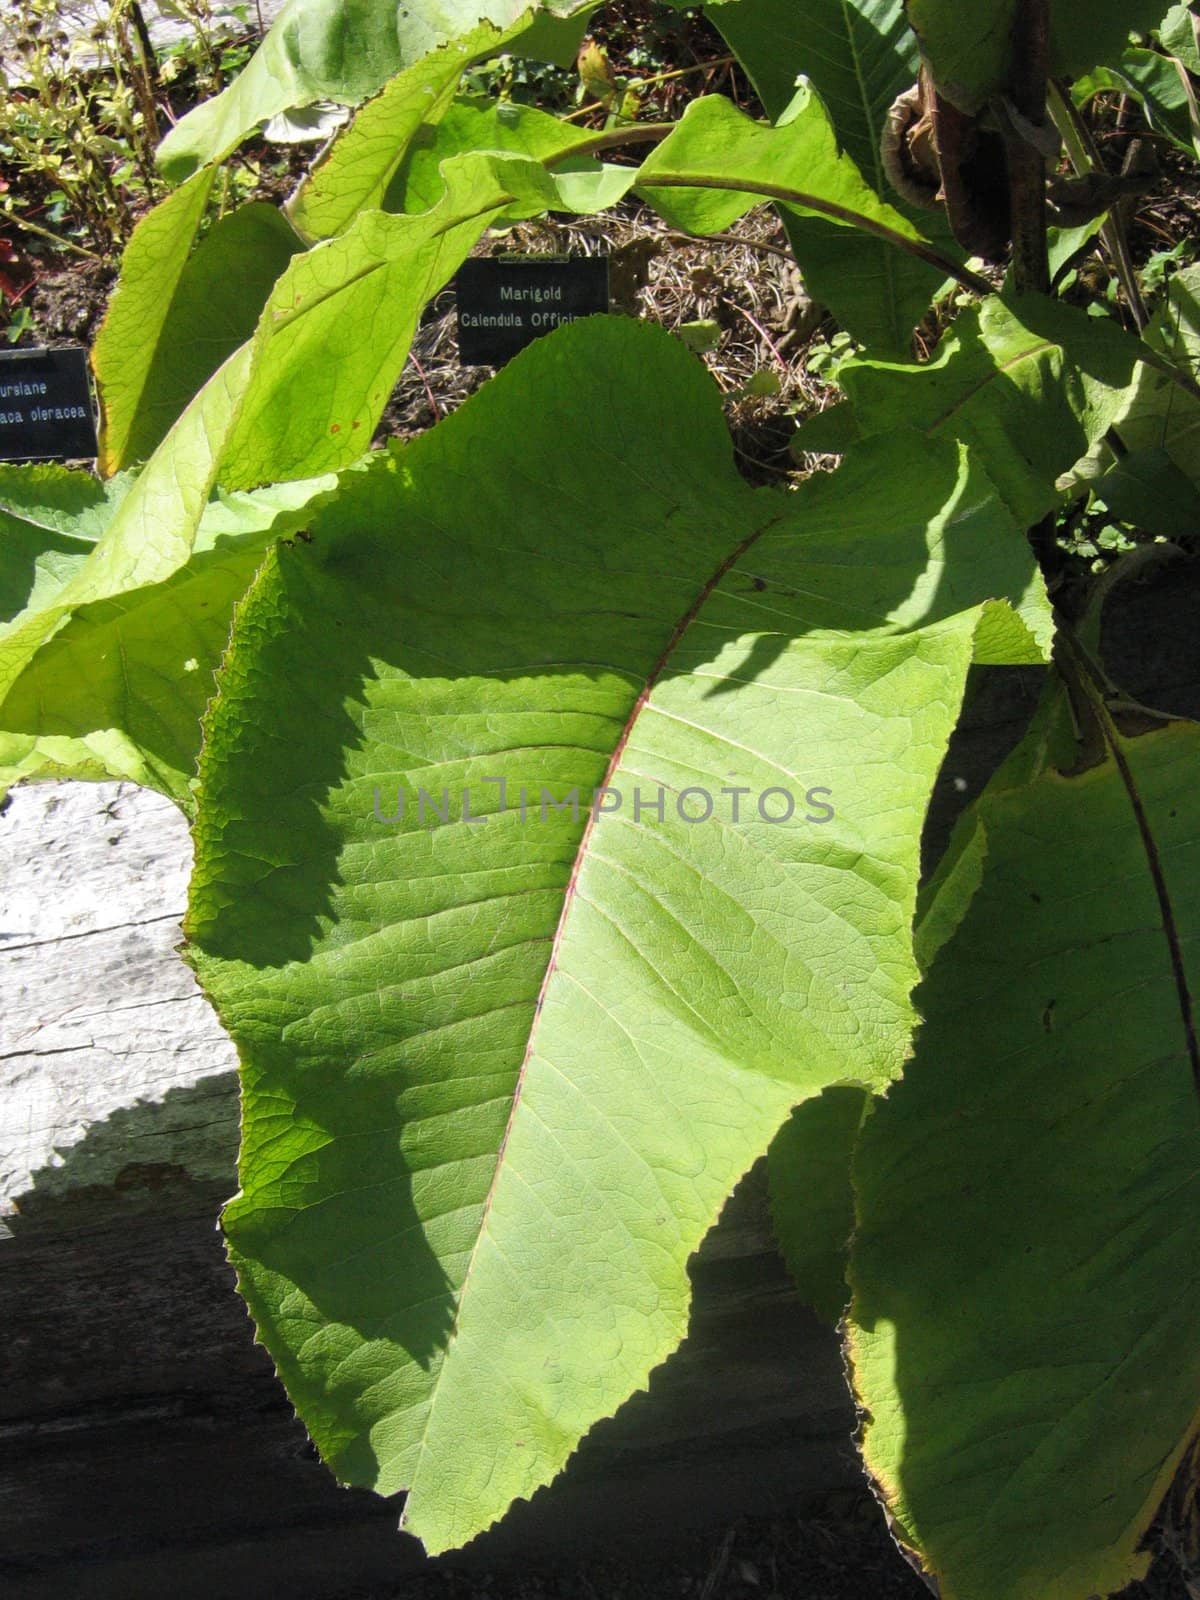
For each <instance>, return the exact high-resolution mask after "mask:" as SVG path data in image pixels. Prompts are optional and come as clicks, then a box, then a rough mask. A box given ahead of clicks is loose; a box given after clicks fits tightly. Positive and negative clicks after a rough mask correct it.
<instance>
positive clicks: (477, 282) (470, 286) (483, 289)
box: [456, 256, 608, 367]
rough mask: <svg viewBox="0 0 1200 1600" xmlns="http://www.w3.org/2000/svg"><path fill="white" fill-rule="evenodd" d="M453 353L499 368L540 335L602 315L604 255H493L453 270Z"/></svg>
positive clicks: (605, 290)
mask: <svg viewBox="0 0 1200 1600" xmlns="http://www.w3.org/2000/svg"><path fill="white" fill-rule="evenodd" d="M456 288H457V291H458V353H459V359H460V360H461V361H462V362H463V363H464V365H466V366H497V367H498V366H501V365H502V364H503V363H504V362H505V361H508V360H509V359H510V358H511V357H512V356H515V355H516V354H517V352H518V351H519V350H523V349H524V348H525V346H526V345H527V344H531V343H532V342H533V340H534V339H537V338H539V337H540V336H541V335H542V334H543V333H551V332H553V330H554V329H555V328H558V327H561V326H562V324H563V323H565V322H575V321H576V320H577V319H578V318H579V317H587V316H591V315H592V314H593V313H594V312H597V311H607V310H608V258H607V256H571V257H554V256H493V257H481V258H479V259H478V260H474V261H466V262H464V263H463V265H462V266H461V267H460V268H459V270H458V277H457V280H456Z"/></svg>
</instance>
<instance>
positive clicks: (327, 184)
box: [287, 28, 583, 239]
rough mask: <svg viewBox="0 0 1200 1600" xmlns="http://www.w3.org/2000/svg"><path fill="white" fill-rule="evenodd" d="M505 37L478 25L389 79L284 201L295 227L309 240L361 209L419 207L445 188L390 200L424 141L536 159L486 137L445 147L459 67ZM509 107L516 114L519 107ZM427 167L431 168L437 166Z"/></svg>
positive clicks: (456, 150) (572, 133) (572, 135)
mask: <svg viewBox="0 0 1200 1600" xmlns="http://www.w3.org/2000/svg"><path fill="white" fill-rule="evenodd" d="M507 38H508V35H504V34H500V33H498V32H497V30H496V29H495V28H477V29H476V30H475V31H474V32H473V33H470V34H468V35H467V36H466V37H465V38H462V39H458V40H455V41H454V43H453V44H449V45H447V46H446V47H445V48H444V49H441V50H435V51H432V52H431V53H430V54H429V55H427V56H424V57H423V58H422V59H421V60H420V61H418V62H416V63H415V64H414V65H413V66H411V67H410V68H408V70H407V71H405V72H402V73H400V74H399V75H398V76H397V77H395V78H393V79H392V81H391V82H390V83H389V84H387V85H386V87H385V88H384V89H383V91H382V92H381V93H380V94H379V95H377V96H376V97H375V99H374V100H371V101H368V103H367V104H366V105H365V106H363V107H362V109H361V110H360V111H359V113H358V115H357V116H356V117H355V118H354V120H353V121H352V122H351V123H350V124H349V126H347V127H346V128H344V129H343V130H342V132H341V133H340V134H339V135H338V136H337V138H335V139H334V140H333V142H332V144H331V145H330V147H329V149H328V150H327V151H326V152H325V153H324V154H323V155H322V156H321V157H320V158H318V160H317V161H316V162H314V164H313V166H312V168H311V169H310V171H309V173H308V175H307V176H306V177H305V179H304V181H303V182H302V183H301V184H300V186H299V188H298V189H297V191H296V193H295V194H294V195H293V197H292V199H291V200H290V201H289V202H288V205H287V212H288V215H289V217H290V218H291V220H292V222H293V223H294V224H295V226H296V227H297V228H299V229H300V231H301V232H302V233H305V234H307V235H308V236H310V237H311V238H318V239H326V238H330V237H332V235H334V234H335V233H342V232H344V231H345V229H346V228H348V227H349V226H350V225H351V224H352V223H353V221H354V219H355V218H356V217H357V216H358V214H359V212H361V211H363V210H367V209H371V208H379V207H382V208H383V209H384V210H387V211H419V210H424V209H426V206H428V205H433V204H434V203H435V202H436V201H437V199H438V198H439V197H440V195H441V193H442V189H443V187H444V185H443V184H442V183H441V182H440V181H436V180H435V182H434V183H433V184H431V185H430V186H429V188H430V192H429V197H428V200H427V203H426V206H421V205H406V204H396V203H395V199H394V194H395V190H396V188H397V187H398V186H399V185H402V183H403V169H404V167H405V165H406V163H407V162H408V160H409V159H410V158H411V157H412V156H415V155H416V154H418V153H421V152H424V151H425V150H426V149H427V148H428V144H429V142H430V141H439V142H440V149H439V159H444V158H445V157H446V156H449V155H461V154H466V153H469V152H471V151H479V150H496V149H513V150H516V151H517V153H519V154H527V155H535V156H538V157H540V156H541V155H542V154H543V151H542V150H541V149H529V150H524V149H522V148H521V146H520V145H515V144H513V145H510V144H507V143H505V144H500V143H492V142H489V141H487V140H486V139H484V138H480V137H476V138H474V139H466V140H455V141H452V143H450V144H449V145H447V143H446V142H445V141H443V140H442V134H441V125H442V121H443V118H444V117H445V116H446V114H447V113H448V112H449V111H450V110H451V108H452V106H453V102H454V96H455V93H456V91H457V89H458V86H459V82H460V80H461V78H462V74H463V71H464V69H465V68H466V67H468V66H470V65H471V64H472V63H473V62H476V61H478V60H480V59H481V58H484V57H486V56H488V55H492V54H494V53H495V52H496V51H497V50H499V49H502V48H503V46H504V44H505V42H506V40H507ZM491 104H492V105H493V106H494V105H495V102H491ZM510 109H511V110H513V111H514V112H519V110H520V109H521V108H518V107H515V106H513V107H511V108H510ZM533 116H534V117H536V118H538V119H540V120H542V121H545V122H550V123H553V124H554V126H555V127H556V128H558V129H561V130H562V134H563V137H564V138H565V139H566V140H567V141H570V140H572V139H579V138H581V137H583V135H582V134H581V132H580V130H578V129H576V128H573V127H571V126H570V125H568V124H564V123H562V122H561V121H560V120H559V119H558V118H557V117H549V116H546V115H545V113H539V112H534V113H533ZM546 153H549V152H548V151H547V152H546ZM434 170H435V173H436V166H435V169H434Z"/></svg>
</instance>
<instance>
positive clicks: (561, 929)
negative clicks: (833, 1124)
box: [409, 510, 785, 1495]
mask: <svg viewBox="0 0 1200 1600" xmlns="http://www.w3.org/2000/svg"><path fill="white" fill-rule="evenodd" d="M784 515H785V512H784V511H783V510H780V511H777V512H776V513H775V514H774V515H773V516H771V517H768V518H767V519H766V520H765V521H764V522H763V523H762V524H761V526H759V527H757V528H755V529H754V531H753V532H752V533H749V534H747V536H746V537H745V538H744V539H743V540H742V541H741V543H740V544H738V545H736V546H735V547H734V549H733V550H732V551H730V553H729V554H728V555H727V556H726V557H725V559H724V560H723V561H722V562H720V564H719V565H718V566H717V567H715V568H714V570H713V571H712V573H711V574H710V576H709V577H708V579H707V580H706V581H705V582H704V583H703V584H702V585H701V587H700V588H699V589H698V591H697V593H696V597H695V599H694V600H693V601H692V603H691V605H690V606H689V607H688V609H687V610H686V611H685V612H684V613H683V615H682V616H681V617H680V618H679V620H678V621H677V622H676V624H675V626H674V628H673V629H672V631H671V634H670V637H669V638H668V640H667V643H666V645H665V646H664V647H663V650H662V652H661V654H660V655H659V657H658V659H657V660H656V661H655V662H654V664H653V666H652V667H651V668H650V670H649V672H648V673H647V674H646V681H645V683H644V684H643V686H642V688H641V690H640V692H639V694H638V696H637V698H636V700H635V701H634V703H633V705H632V707H631V708H630V711H629V714H628V716H627V717H626V719H625V723H624V725H623V727H622V729H621V732H620V735H619V736H618V738H617V742H616V744H615V746H614V748H613V752H612V755H611V756H610V757H609V761H608V765H607V766H606V767H605V770H604V776H603V778H602V779H601V782H600V787H601V788H606V787H607V786H608V784H609V782H610V780H611V779H612V777H613V774H614V773H615V772H616V769H617V767H618V766H619V764H620V761H621V758H622V756H623V755H624V753H625V749H626V746H627V745H628V742H629V738H630V735H631V734H632V732H633V729H634V727H635V725H636V723H637V720H638V718H639V716H640V715H641V713H642V711H643V710H644V709H645V706H646V704H647V702H648V701H649V699H650V696H651V694H653V692H654V690H655V688H656V687H657V685H658V683H659V682H660V681H661V679H662V676H663V673H664V672H665V671H666V669H667V667H668V665H669V664H670V661H671V657H672V656H673V655H674V653H675V650H676V648H677V647H678V645H679V643H680V641H681V640H682V638H683V636H684V634H685V633H686V632H687V630H688V628H689V627H690V626H691V625H692V623H693V622H694V621H695V619H696V617H697V616H698V615H699V613H700V611H701V610H702V608H703V607H704V605H705V603H706V602H707V601H708V599H709V598H710V596H711V595H712V594H713V592H714V590H715V589H716V588H717V586H718V584H720V582H721V580H722V579H723V578H724V577H725V576H726V575H727V574H728V573H729V572H730V571H731V570H732V569H733V568H734V567H735V566H736V565H737V563H738V562H739V561H740V560H741V559H742V557H743V556H744V555H745V554H746V553H747V551H749V550H750V549H751V548H752V547H753V546H754V545H755V544H757V543H758V541H759V540H760V539H761V538H762V537H763V535H764V534H765V533H767V532H768V531H769V530H770V529H771V528H773V527H774V526H775V524H776V523H777V522H779V521H780V520H781V519H782V518H783V516H784ZM595 826H596V812H595V809H594V807H589V808H588V817H587V821H586V822H585V824H584V828H583V832H582V834H581V835H580V839H579V845H578V847H577V849H576V852H575V859H574V861H573V862H572V864H571V873H570V876H569V878H568V879H567V885H566V889H565V890H564V892H563V904H562V909H561V911H560V912H559V917H558V923H557V925H556V927H555V930H554V935H553V938H552V940H551V944H550V954H549V957H548V959H547V962H546V971H545V973H544V974H543V976H542V982H541V985H540V987H539V989H538V995H537V999H536V1000H535V1002H534V1009H533V1018H532V1020H531V1022H530V1025H529V1037H528V1039H527V1040H526V1044H525V1053H524V1055H523V1057H522V1059H521V1065H520V1067H519V1068H518V1070H517V1080H516V1084H515V1086H514V1089H513V1095H512V1104H511V1106H510V1108H509V1113H508V1119H507V1121H506V1123H505V1126H504V1132H503V1134H502V1135H501V1139H500V1145H499V1148H498V1150H497V1152H496V1165H495V1168H494V1170H493V1172H492V1178H491V1182H490V1183H489V1184H488V1190H487V1194H486V1195H485V1196H484V1200H483V1210H482V1212H481V1213H480V1218H479V1228H478V1231H477V1233H476V1235H475V1242H474V1244H473V1245H472V1247H471V1255H470V1258H469V1260H468V1262H467V1267H466V1271H465V1272H464V1273H463V1277H462V1282H461V1284H460V1286H459V1290H458V1297H457V1303H456V1305H455V1308H454V1317H453V1320H452V1323H451V1327H450V1332H449V1335H448V1337H447V1340H446V1348H445V1355H444V1357H443V1362H442V1366H441V1368H440V1369H439V1372H438V1376H437V1378H436V1380H435V1382H434V1386H433V1392H432V1394H431V1395H430V1399H429V1408H428V1411H427V1412H426V1416H425V1425H424V1427H423V1429H422V1431H421V1438H420V1441H419V1444H418V1462H419V1460H420V1457H421V1456H422V1455H424V1453H425V1450H426V1448H427V1445H428V1440H429V1435H430V1433H431V1432H432V1426H431V1424H432V1419H433V1414H434V1411H435V1409H436V1406H437V1400H438V1396H439V1394H440V1393H441V1392H442V1379H443V1374H444V1372H445V1362H446V1360H447V1359H448V1358H449V1355H450V1351H451V1349H452V1347H453V1345H454V1340H455V1337H456V1335H457V1333H458V1328H459V1324H460V1322H461V1320H462V1312H463V1307H464V1305H465V1304H466V1299H467V1294H468V1291H469V1288H470V1284H471V1274H472V1271H473V1269H474V1266H475V1260H476V1257H477V1256H478V1253H479V1247H480V1245H481V1243H482V1242H483V1237H484V1234H485V1233H486V1231H487V1223H488V1216H489V1214H490V1212H491V1207H492V1200H493V1198H494V1196H495V1193H496V1187H497V1185H498V1183H499V1181H500V1175H501V1173H502V1172H503V1170H504V1155H505V1151H506V1149H507V1147H508V1141H509V1136H510V1134H511V1133H512V1129H513V1125H514V1123H515V1121H516V1117H517V1112H518V1110H519V1109H520V1105H521V1095H522V1091H523V1088H524V1084H525V1074H526V1071H527V1069H528V1066H529V1063H530V1061H531V1059H532V1057H533V1052H534V1044H535V1041H536V1039H537V1031H538V1023H539V1022H540V1020H541V1015H542V1008H543V1005H544V1003H545V999H546V995H547V992H548V990H549V987H550V984H551V982H552V981H553V978H554V975H555V973H556V971H557V968H558V955H559V951H560V949H561V947H562V941H563V938H564V936H565V933H566V929H567V924H568V922H569V919H570V914H571V908H572V905H573V903H574V899H575V891H576V888H577V886H578V882H579V876H580V873H581V872H582V870H583V865H584V862H585V861H586V859H587V856H588V848H589V846H590V844H591V840H592V834H593V832H594V830H595ZM419 1470H420V1468H419V1465H418V1466H417V1467H415V1468H414V1469H413V1473H412V1481H411V1483H410V1487H409V1493H410V1495H411V1494H412V1492H413V1489H414V1488H415V1486H416V1480H417V1476H418V1473H419Z"/></svg>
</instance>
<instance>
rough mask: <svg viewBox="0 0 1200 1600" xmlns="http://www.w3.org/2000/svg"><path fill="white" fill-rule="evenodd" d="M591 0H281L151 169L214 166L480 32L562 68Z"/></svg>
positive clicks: (178, 172) (173, 177)
mask: <svg viewBox="0 0 1200 1600" xmlns="http://www.w3.org/2000/svg"><path fill="white" fill-rule="evenodd" d="M589 9H591V4H590V0H550V3H547V4H545V5H542V6H537V7H532V8H531V7H529V5H528V0H437V3H432V4H431V3H428V0H426V3H423V4H422V5H420V6H410V5H407V4H404V3H403V0H288V4H287V5H285V6H284V8H283V10H282V11H281V12H280V13H279V16H278V17H277V18H276V19H275V21H274V23H273V24H272V26H271V28H270V30H269V32H268V33H267V36H266V38H265V39H264V40H263V42H262V44H261V45H260V47H259V49H258V50H257V51H256V53H255V55H254V56H253V58H252V59H251V61H250V63H249V65H248V66H247V67H246V68H245V69H244V70H243V71H242V72H240V73H239V74H238V76H237V77H236V78H235V79H234V80H233V82H232V83H231V84H229V85H228V87H227V88H225V89H223V90H222V92H221V93H220V94H219V95H216V96H215V97H214V98H213V99H211V100H206V101H204V102H203V103H202V104H201V105H199V106H197V107H196V108H195V110H194V111H190V112H189V113H188V115H187V116H186V117H184V118H183V119H182V120H181V121H180V122H179V123H177V124H176V126H175V127H174V128H172V130H171V132H170V133H169V134H168V135H167V137H166V138H165V139H164V140H163V142H162V144H161V145H160V146H159V150H158V162H159V166H160V167H161V168H162V171H163V173H164V174H165V175H166V177H167V178H168V179H170V181H171V182H172V183H179V182H182V180H183V179H185V178H188V177H190V176H191V174H192V173H193V172H195V171H196V170H197V168H198V167H202V166H206V165H209V164H210V163H213V162H216V161H223V160H224V158H225V157H226V156H227V155H229V153H230V152H231V151H232V150H235V149H236V148H237V146H238V145H239V144H240V143H241V142H242V140H243V139H244V138H245V137H246V136H247V134H249V133H250V132H251V131H252V130H253V129H254V128H255V127H256V126H257V125H258V124H260V123H263V122H266V121H268V120H269V119H270V118H271V117H274V116H278V115H279V114H280V113H281V112H284V111H290V110H294V109H296V108H297V107H300V106H308V105H312V104H313V103H314V102H315V101H317V100H332V101H335V102H336V103H338V104H340V105H347V106H353V105H358V103H359V102H360V101H362V100H365V99H366V98H367V97H368V96H369V95H373V94H375V93H376V92H377V91H378V90H380V89H381V88H383V86H384V84H386V83H387V81H388V80H389V79H390V78H393V77H395V75H396V74H397V73H398V72H401V71H403V69H404V68H405V67H408V66H411V65H412V64H413V63H414V62H416V61H418V60H419V59H420V58H421V57H422V56H424V55H428V54H429V52H430V51H433V50H437V49H438V48H440V47H441V46H442V45H445V44H447V43H448V42H449V41H451V40H454V39H459V38H462V37H463V36H464V35H466V34H469V33H471V30H472V29H477V28H478V27H479V26H480V24H481V23H490V24H492V25H493V27H494V28H495V29H496V30H497V31H496V34H495V42H494V44H493V47H492V51H490V52H486V53H494V52H495V51H499V50H506V49H507V50H514V51H515V52H516V53H517V54H519V55H522V54H523V55H529V56H534V57H540V58H542V59H548V60H556V61H562V62H563V63H564V64H565V63H566V62H568V61H570V59H571V58H572V57H573V55H574V53H575V49H576V47H577V45H578V43H579V37H580V33H581V31H582V27H583V18H584V16H585V15H586V12H587V11H588V10H589Z"/></svg>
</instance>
